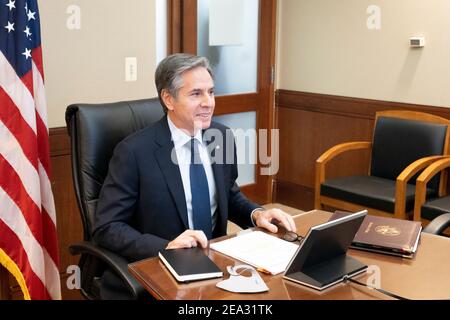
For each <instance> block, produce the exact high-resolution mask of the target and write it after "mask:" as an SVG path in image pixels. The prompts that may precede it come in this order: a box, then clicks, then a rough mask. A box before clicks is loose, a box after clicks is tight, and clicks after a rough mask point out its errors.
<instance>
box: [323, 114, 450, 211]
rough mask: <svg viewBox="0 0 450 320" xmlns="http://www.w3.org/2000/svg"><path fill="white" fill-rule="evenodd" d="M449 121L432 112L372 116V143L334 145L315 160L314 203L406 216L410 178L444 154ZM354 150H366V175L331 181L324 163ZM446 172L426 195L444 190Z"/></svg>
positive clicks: (412, 195) (412, 183)
mask: <svg viewBox="0 0 450 320" xmlns="http://www.w3.org/2000/svg"><path fill="white" fill-rule="evenodd" d="M449 126H450V122H449V120H447V119H444V118H441V117H438V116H434V115H431V114H426V113H421V112H411V111H397V110H392V111H383V112H378V113H377V114H376V119H375V129H374V134H373V141H372V142H365V141H364V142H348V143H343V144H340V145H337V146H335V147H333V148H331V149H329V150H328V151H326V152H325V153H324V154H322V156H320V157H319V159H317V161H316V183H315V207H316V209H321V208H322V207H323V206H324V205H326V206H330V207H334V208H338V209H344V210H347V211H358V210H361V209H368V211H369V213H370V214H374V215H379V216H387V217H389V216H390V217H395V218H399V219H407V218H410V217H409V216H408V213H409V212H411V211H412V210H413V208H414V199H415V178H416V176H417V174H418V173H420V172H421V171H422V170H424V169H425V168H426V167H427V166H429V165H430V164H431V163H433V162H434V161H437V160H439V159H442V158H443V156H445V155H448V154H449V134H450V129H449ZM358 149H369V150H370V151H371V163H370V169H369V172H368V175H360V176H347V177H340V178H335V179H330V178H328V177H326V175H325V173H326V172H325V166H326V164H327V163H328V162H329V161H330V160H332V159H333V158H335V157H336V156H338V155H339V154H341V153H343V152H346V151H350V150H358ZM444 183H445V176H444V174H442V175H441V176H440V177H439V176H436V177H434V178H433V179H432V180H431V181H430V183H429V184H428V188H427V189H425V190H424V191H425V196H427V197H428V196H435V195H437V194H438V192H440V191H442V190H443V188H444Z"/></svg>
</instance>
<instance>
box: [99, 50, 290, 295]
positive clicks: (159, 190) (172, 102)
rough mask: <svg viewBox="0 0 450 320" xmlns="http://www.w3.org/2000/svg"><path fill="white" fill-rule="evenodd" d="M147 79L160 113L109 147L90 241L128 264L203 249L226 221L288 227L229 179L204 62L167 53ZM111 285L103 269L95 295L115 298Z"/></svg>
mask: <svg viewBox="0 0 450 320" xmlns="http://www.w3.org/2000/svg"><path fill="white" fill-rule="evenodd" d="M155 82H156V87H157V90H158V96H159V99H160V101H161V104H162V105H163V107H164V108H165V111H166V114H167V116H165V117H163V118H162V119H161V120H160V121H159V122H157V123H156V124H154V125H152V126H149V127H147V128H145V129H143V130H141V131H139V132H137V133H136V134H134V135H132V136H130V137H128V138H126V139H125V140H123V141H122V142H121V143H119V144H118V145H117V147H116V149H115V151H114V155H113V157H112V159H111V162H110V165H109V172H108V176H107V178H106V180H105V182H104V185H103V188H102V191H101V194H100V198H99V202H98V207H97V212H96V216H95V222H94V235H93V236H94V239H95V241H96V242H97V243H98V244H99V245H100V246H102V247H105V248H107V249H109V250H111V251H113V252H116V253H117V254H119V255H120V256H123V257H125V258H126V259H127V260H129V261H130V262H131V261H136V260H140V259H144V258H148V257H152V256H157V254H158V252H159V251H160V250H162V249H176V248H190V247H194V246H200V247H202V248H205V247H207V244H208V240H209V239H211V238H214V237H219V236H223V235H225V234H226V228H227V221H228V219H230V220H231V221H234V222H236V223H237V224H238V225H240V226H241V227H243V228H247V227H250V226H254V225H256V226H259V227H262V228H265V229H267V230H269V231H270V232H277V230H278V229H277V226H276V225H274V224H272V220H273V219H276V220H278V221H279V222H280V223H281V224H282V225H283V226H284V227H285V228H286V229H287V230H290V231H296V227H295V224H294V222H293V219H292V218H291V216H289V215H288V214H286V213H284V212H283V211H281V210H278V209H272V210H263V209H262V208H261V207H260V206H258V205H257V204H254V203H252V202H250V201H249V200H248V199H247V198H246V197H245V196H244V195H243V194H242V193H241V192H240V190H239V187H238V186H237V185H236V183H235V181H236V179H237V176H238V173H237V165H236V157H235V155H233V156H232V157H227V156H228V155H229V154H230V153H231V152H234V149H235V146H234V139H233V137H232V136H231V137H230V135H229V134H228V135H227V132H226V131H227V128H226V127H225V126H223V125H220V124H218V123H214V122H211V118H212V116H213V112H214V107H215V100H214V82H213V78H212V72H211V69H210V66H209V62H208V60H207V59H206V58H203V57H197V56H192V55H188V54H175V55H172V56H169V57H167V58H166V59H164V60H163V61H162V62H161V63H160V64H159V66H158V68H157V70H156V74H155ZM212 131H214V132H215V135H216V138H217V139H216V140H217V141H215V144H214V148H213V149H212V151H211V152H209V151H208V150H211V148H208V146H209V145H210V144H211V141H207V139H205V137H207V136H210V135H209V134H208V133H209V132H212ZM217 133H219V134H220V137H218V136H217ZM230 146H231V148H230ZM230 158H231V159H232V161H231V163H227V161H226V160H229V159H230ZM228 162H229V161H228ZM117 283H118V279H117V278H116V279H114V275H113V274H108V273H105V275H104V276H103V278H102V297H104V298H115V297H120V298H123V297H124V296H121V295H117V294H115V292H114V291H119V289H120V286H117ZM115 284H116V285H115ZM108 286H109V288H108Z"/></svg>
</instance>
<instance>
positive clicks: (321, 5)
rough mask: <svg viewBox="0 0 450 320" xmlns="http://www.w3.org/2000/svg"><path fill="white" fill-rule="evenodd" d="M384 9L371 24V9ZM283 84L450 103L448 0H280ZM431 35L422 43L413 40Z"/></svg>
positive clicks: (308, 89) (311, 89) (279, 79)
mask: <svg viewBox="0 0 450 320" xmlns="http://www.w3.org/2000/svg"><path fill="white" fill-rule="evenodd" d="M369 5H377V6H379V7H380V9H381V29H380V30H369V29H368V28H367V19H368V18H369V14H367V13H366V10H367V8H368V6H369ZM278 9H279V19H278V24H279V25H278V34H279V38H278V52H277V53H278V59H277V61H278V77H277V87H278V88H280V89H288V90H297V91H306V92H315V93H324V94H334V95H342V96H350V97H361V98H369V99H378V100H388V101H398V102H407V103H417V104H426V105H435V106H445V107H450V90H449V87H450V1H448V0H429V1H424V0H279V8H278ZM416 35H421V36H425V37H426V41H427V45H426V47H425V48H423V49H410V48H409V38H410V37H411V36H416Z"/></svg>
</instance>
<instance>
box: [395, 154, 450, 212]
mask: <svg viewBox="0 0 450 320" xmlns="http://www.w3.org/2000/svg"><path fill="white" fill-rule="evenodd" d="M443 158H446V157H445V156H431V157H425V158H421V159H418V160H416V161H414V162H413V163H411V164H410V165H409V166H407V167H406V168H405V169H404V170H403V171H402V173H400V174H399V175H398V177H397V181H396V186H395V217H396V218H398V219H406V212H405V208H406V185H407V184H408V181H409V180H410V179H411V178H412V177H413V176H414V175H415V174H417V173H418V172H419V171H420V170H423V169H424V168H426V167H428V166H429V165H430V164H432V163H433V162H436V161H438V160H441V159H443Z"/></svg>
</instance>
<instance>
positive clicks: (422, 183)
mask: <svg viewBox="0 0 450 320" xmlns="http://www.w3.org/2000/svg"><path fill="white" fill-rule="evenodd" d="M449 167H450V157H449V158H443V159H441V160H438V161H436V162H434V163H432V164H431V165H430V166H429V167H428V168H426V169H425V170H424V171H423V172H422V173H421V174H420V176H419V177H418V178H417V181H416V200H415V204H414V220H415V221H422V224H423V225H427V224H428V223H429V222H430V221H432V220H434V221H441V220H439V219H437V218H439V217H441V216H449V213H450V195H448V192H447V188H444V189H443V190H440V192H439V194H438V195H436V196H435V197H431V198H430V197H429V198H427V197H426V190H427V189H428V188H429V187H428V184H429V183H430V181H432V179H434V178H435V177H436V176H440V175H442V174H443V173H444V172H446V171H447V169H448V168H449ZM441 219H444V218H441ZM436 223H437V222H435V224H436Z"/></svg>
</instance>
